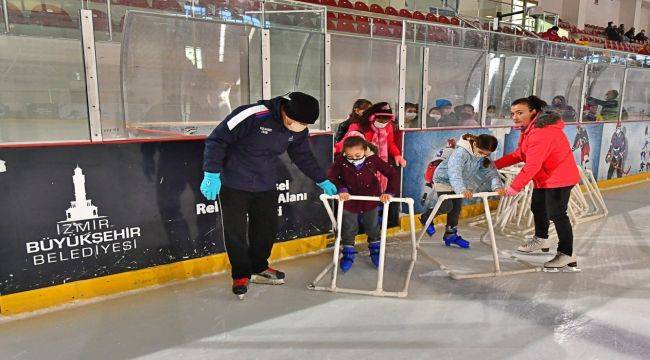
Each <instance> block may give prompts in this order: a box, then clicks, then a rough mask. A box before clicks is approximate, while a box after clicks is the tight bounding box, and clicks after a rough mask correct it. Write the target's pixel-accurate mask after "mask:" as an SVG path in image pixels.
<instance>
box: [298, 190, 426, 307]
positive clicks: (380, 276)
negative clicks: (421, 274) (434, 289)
mask: <svg viewBox="0 0 650 360" xmlns="http://www.w3.org/2000/svg"><path fill="white" fill-rule="evenodd" d="M320 199H321V201H322V202H323V204H324V205H325V210H327V214H328V215H329V217H330V219H331V220H332V225H333V226H334V231H335V232H336V241H335V242H334V254H333V256H332V262H331V263H330V264H329V265H327V267H325V269H323V271H321V272H320V274H318V276H317V277H316V279H314V281H312V282H311V283H310V284H309V285H308V286H307V287H308V288H309V289H311V290H321V291H331V292H341V293H348V294H359V295H371V296H384V297H385V296H390V297H400V298H403V297H406V296H407V295H408V288H409V283H410V282H411V274H413V268H414V267H415V261H416V260H417V246H416V242H415V220H414V211H413V199H410V198H395V197H394V198H391V199H390V201H389V202H388V203H385V204H384V210H383V213H382V217H381V238H380V247H379V269H378V271H377V288H376V289H375V290H359V289H347V288H341V287H338V286H337V285H336V277H337V275H338V270H339V256H340V250H341V231H340V229H339V226H338V224H341V222H342V221H343V203H344V201H342V200H341V199H339V197H338V195H335V196H329V195H325V194H322V195H321V196H320ZM328 200H338V201H339V207H338V211H337V214H336V219H334V212H333V211H332V207H331V206H330V204H329V202H328ZM350 200H365V201H379V197H373V196H354V195H352V196H350ZM394 202H395V203H405V204H407V205H408V209H409V227H410V234H411V263H410V265H409V269H408V273H407V274H406V280H405V281H404V288H403V289H402V290H401V291H385V290H384V288H383V287H384V261H385V259H386V230H387V228H388V207H389V205H390V203H394ZM330 270H332V282H331V283H330V285H329V286H317V285H316V284H318V282H319V281H320V280H321V279H322V278H323V277H325V275H327V273H328V272H329V271H330Z"/></svg>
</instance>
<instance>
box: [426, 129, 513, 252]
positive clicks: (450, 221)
mask: <svg viewBox="0 0 650 360" xmlns="http://www.w3.org/2000/svg"><path fill="white" fill-rule="evenodd" d="M457 144H458V145H457V146H456V147H455V148H454V149H453V150H451V151H448V152H447V154H445V155H443V154H442V153H441V155H442V161H441V162H440V164H439V165H437V166H436V169H435V172H434V177H433V184H432V185H433V190H434V191H433V192H432V193H431V195H430V198H429V196H427V203H428V205H427V206H426V210H425V211H424V213H423V214H422V215H421V216H420V222H421V223H422V225H426V221H427V220H428V218H429V217H430V216H431V213H432V212H433V208H434V207H435V205H436V203H437V201H438V198H439V197H440V196H442V195H454V194H462V195H463V197H464V198H465V199H467V200H470V199H472V197H473V196H474V193H477V192H482V191H496V192H498V193H499V194H500V195H505V190H504V189H503V183H502V182H501V178H500V177H499V173H497V170H496V168H495V167H494V164H493V163H492V162H491V161H490V159H489V157H490V155H491V154H492V153H493V152H494V151H495V150H496V149H497V146H498V145H499V142H498V140H497V139H496V138H495V137H494V136H492V135H488V134H481V135H473V134H465V135H463V136H462V137H461V138H460V139H458V142H457ZM462 208H463V199H462V198H457V199H448V200H445V201H443V202H442V204H441V205H440V208H439V209H438V212H437V214H436V215H440V214H447V224H446V226H445V233H444V235H443V237H442V239H443V241H444V243H445V245H446V246H451V245H456V246H458V247H460V248H463V249H467V248H469V246H470V244H469V242H468V241H467V240H465V239H463V238H462V237H461V236H460V235H458V230H457V228H456V227H457V226H458V218H459V216H460V212H461V210H462ZM435 232H436V231H435V227H433V226H432V225H429V226H428V227H427V234H429V236H433V234H435Z"/></svg>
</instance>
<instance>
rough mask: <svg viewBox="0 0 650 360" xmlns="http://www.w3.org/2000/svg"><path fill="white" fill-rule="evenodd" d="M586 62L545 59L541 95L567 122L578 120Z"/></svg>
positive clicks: (541, 79)
mask: <svg viewBox="0 0 650 360" xmlns="http://www.w3.org/2000/svg"><path fill="white" fill-rule="evenodd" d="M584 69H585V64H584V63H582V62H577V61H566V60H556V59H544V61H543V69H542V76H541V78H540V82H541V84H540V91H539V95H540V97H541V98H542V99H545V100H546V101H547V102H548V104H549V105H550V106H551V107H552V108H553V109H555V110H556V111H558V112H559V113H560V114H561V116H562V119H563V120H564V121H565V122H575V121H578V117H579V114H580V103H581V101H580V97H581V94H582V84H583V80H584Z"/></svg>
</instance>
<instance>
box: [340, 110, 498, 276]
mask: <svg viewBox="0 0 650 360" xmlns="http://www.w3.org/2000/svg"><path fill="white" fill-rule="evenodd" d="M394 120H395V116H394V114H393V112H392V109H391V108H390V105H389V104H388V103H385V102H382V103H377V104H375V105H372V106H370V107H369V108H367V109H366V110H365V111H364V112H363V114H362V115H361V116H360V119H359V120H358V121H357V122H355V123H352V124H351V125H350V127H349V128H348V130H347V133H346V134H345V136H343V138H342V140H340V141H339V142H337V143H336V144H335V154H336V155H335V160H334V163H333V164H332V166H331V167H330V169H329V172H328V177H329V179H330V180H331V181H332V182H333V183H334V184H335V185H336V187H337V189H339V198H340V199H341V200H344V201H345V204H344V208H343V220H342V224H340V226H341V228H340V231H341V243H342V246H343V250H342V257H341V259H340V269H341V270H342V271H343V272H346V271H348V270H349V269H350V268H351V267H352V265H353V263H354V260H355V254H356V251H355V247H354V240H355V236H356V235H357V233H358V230H359V223H362V224H363V228H364V230H365V233H366V235H367V236H368V250H369V254H370V259H371V261H372V263H373V264H374V266H375V267H377V266H378V265H379V250H380V246H379V239H380V232H381V230H380V226H379V223H378V209H379V208H380V206H381V204H380V203H378V202H373V201H358V200H349V199H350V196H351V195H357V196H373V197H379V198H380V201H381V203H383V204H386V203H387V202H388V201H390V198H391V196H394V195H396V194H398V191H399V174H398V172H397V170H396V169H395V167H393V166H391V165H390V164H389V162H388V161H389V159H392V160H393V161H394V163H395V164H397V165H399V166H401V167H405V166H406V160H404V158H403V157H402V155H401V152H400V151H399V148H398V147H397V146H396V144H395V141H394V137H393V127H392V123H393V122H394ZM497 145H498V140H497V139H496V138H495V137H494V136H492V135H487V134H481V135H472V134H465V135H463V136H462V137H461V138H460V139H458V141H457V142H456V143H455V147H454V148H453V150H452V151H447V152H445V153H444V154H443V155H442V158H441V161H440V163H439V164H437V166H436V167H435V170H434V174H433V184H432V185H431V194H429V195H428V196H427V201H426V208H427V210H426V211H425V212H424V213H423V214H422V216H421V217H420V221H421V222H422V224H425V222H426V221H427V219H428V217H429V216H430V215H431V211H432V210H433V207H434V205H435V203H436V202H435V201H433V200H434V199H437V197H438V196H440V195H443V194H462V195H463V197H464V198H465V199H471V198H472V197H473V193H474V192H481V191H496V192H498V193H499V194H500V195H505V190H504V188H503V184H502V182H501V179H500V177H499V174H498V173H497V170H496V168H495V166H494V164H493V163H492V162H491V161H490V159H489V156H490V154H492V152H494V151H495V150H496V149H497ZM462 206H463V199H462V198H459V199H449V200H446V201H444V202H443V204H442V205H441V206H440V209H439V210H438V212H437V214H447V224H446V227H445V233H444V235H443V241H444V243H445V245H446V246H451V245H456V246H458V247H461V248H469V242H467V241H466V240H464V239H463V238H462V237H461V236H460V235H458V231H457V229H456V227H457V225H458V219H459V216H460V213H461V209H462ZM427 233H428V234H429V235H430V236H432V235H433V234H434V233H435V228H434V227H433V225H430V226H429V228H428V229H427Z"/></svg>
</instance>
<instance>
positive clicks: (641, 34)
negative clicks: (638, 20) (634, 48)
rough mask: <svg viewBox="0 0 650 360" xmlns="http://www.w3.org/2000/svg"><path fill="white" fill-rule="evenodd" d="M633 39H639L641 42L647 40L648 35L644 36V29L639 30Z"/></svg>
mask: <svg viewBox="0 0 650 360" xmlns="http://www.w3.org/2000/svg"><path fill="white" fill-rule="evenodd" d="M634 39H635V40H636V41H641V42H644V41H648V37H647V36H645V29H643V30H641V31H640V32H639V33H638V34H636V36H635V37H634Z"/></svg>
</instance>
